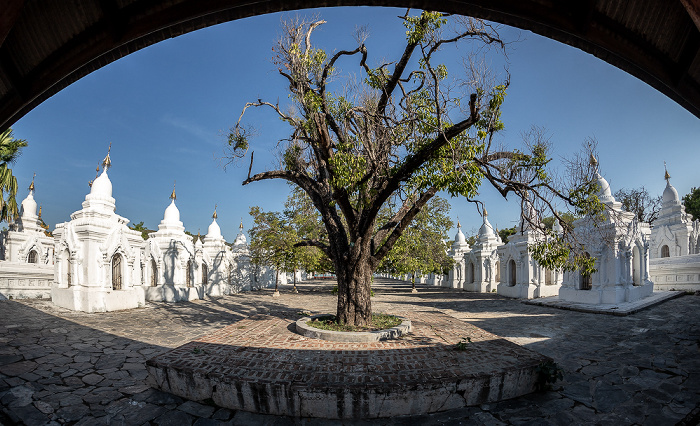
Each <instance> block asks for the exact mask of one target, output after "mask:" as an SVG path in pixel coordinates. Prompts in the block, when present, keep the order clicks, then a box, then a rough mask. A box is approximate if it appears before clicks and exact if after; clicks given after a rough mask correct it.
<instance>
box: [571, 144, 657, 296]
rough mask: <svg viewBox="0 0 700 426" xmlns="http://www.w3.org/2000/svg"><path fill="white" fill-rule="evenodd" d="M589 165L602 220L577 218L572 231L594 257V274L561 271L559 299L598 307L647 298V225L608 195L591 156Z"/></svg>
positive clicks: (651, 289) (649, 288)
mask: <svg viewBox="0 0 700 426" xmlns="http://www.w3.org/2000/svg"><path fill="white" fill-rule="evenodd" d="M591 165H592V166H593V167H595V173H596V178H597V183H598V186H599V192H598V194H597V195H598V198H599V199H600V201H601V202H602V203H603V204H605V206H606V210H605V212H604V214H605V220H604V221H603V222H602V223H597V224H596V223H594V222H593V221H592V220H591V219H590V218H582V219H579V220H577V221H575V222H574V231H573V232H574V233H575V235H576V237H577V238H578V240H579V241H580V242H582V243H583V244H584V247H585V249H586V253H587V255H588V256H590V257H593V258H595V268H596V270H597V272H594V273H593V274H592V275H586V274H583V273H582V272H580V271H571V272H565V273H564V279H563V283H562V286H561V288H560V289H559V299H561V300H566V301H570V302H576V303H585V304H594V305H601V304H619V303H623V302H633V301H636V300H640V299H643V298H645V297H648V296H650V295H651V294H652V292H653V283H652V282H651V280H650V277H649V236H650V229H649V225H648V224H646V223H641V222H638V221H637V219H636V218H635V215H634V213H630V212H625V211H622V209H621V207H622V203H620V202H618V201H616V200H615V198H614V197H613V196H612V194H611V190H610V185H609V184H608V182H607V181H606V180H605V179H604V178H603V177H602V176H601V174H600V172H599V171H598V161H597V160H596V158H595V157H593V156H592V155H591Z"/></svg>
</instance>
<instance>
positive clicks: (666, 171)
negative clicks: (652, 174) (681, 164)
mask: <svg viewBox="0 0 700 426" xmlns="http://www.w3.org/2000/svg"><path fill="white" fill-rule="evenodd" d="M664 172H665V173H664V179H666V182H668V180H669V179H671V175H669V174H668V169H667V168H666V162H665V161H664Z"/></svg>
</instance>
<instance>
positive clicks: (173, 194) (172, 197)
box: [170, 181, 177, 201]
mask: <svg viewBox="0 0 700 426" xmlns="http://www.w3.org/2000/svg"><path fill="white" fill-rule="evenodd" d="M175 183H176V181H173V192H172V193H171V194H170V199H171V200H173V201H174V200H176V199H177V196H175Z"/></svg>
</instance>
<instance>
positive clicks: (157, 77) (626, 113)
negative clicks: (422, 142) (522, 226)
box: [13, 7, 700, 241]
mask: <svg viewBox="0 0 700 426" xmlns="http://www.w3.org/2000/svg"><path fill="white" fill-rule="evenodd" d="M299 14H300V15H304V16H318V17H320V18H323V19H325V20H326V21H327V22H328V23H327V24H326V25H323V26H322V27H320V28H319V30H317V31H316V32H315V33H314V34H315V35H314V38H313V41H314V42H315V43H318V44H319V45H321V46H322V47H325V48H327V49H328V50H334V49H335V50H338V49H344V48H353V47H354V42H353V40H352V34H353V32H354V31H355V28H356V27H357V26H362V25H365V26H367V28H368V29H369V33H370V38H369V39H368V40H367V45H368V49H369V50H370V55H371V56H370V63H371V65H377V63H378V62H379V61H381V60H382V59H388V60H392V59H394V58H397V57H398V55H399V54H400V50H398V51H397V49H401V43H402V41H403V37H404V28H403V27H402V26H401V23H400V21H399V20H398V19H396V16H397V15H400V14H401V15H402V14H403V10H399V9H388V8H369V7H354V8H333V9H317V10H304V11H300V12H299ZM281 17H282V14H272V15H265V16H259V17H253V18H247V19H243V20H239V21H234V22H230V23H225V24H220V25H217V26H214V27H210V28H207V29H203V30H200V31H196V32H193V33H190V34H186V35H183V36H180V37H177V38H175V39H170V40H166V41H164V42H161V43H158V44H156V45H153V46H150V47H148V48H146V49H143V50H140V51H138V52H136V53H134V54H132V55H129V56H127V57H125V58H122V59H120V60H118V61H116V62H114V63H112V64H110V65H108V66H106V67H104V68H102V69H100V70H98V71H96V72H94V73H92V74H90V75H88V76H87V77H85V78H83V79H82V80H80V81H78V82H77V83H74V84H73V85H71V86H70V87H68V88H67V89H64V90H63V91H61V92H60V93H58V94H56V95H54V96H53V97H52V98H51V99H49V100H47V101H46V102H44V103H43V104H42V105H40V106H38V107H37V108H35V109H34V110H33V111H31V112H30V113H29V114H27V115H26V116H25V117H23V118H22V119H21V120H19V121H18V122H17V123H15V125H14V126H13V129H14V131H15V137H17V138H22V139H26V140H27V141H28V142H29V146H28V147H27V148H25V150H24V153H23V155H22V156H21V157H20V159H19V160H18V161H17V163H16V164H15V165H14V173H15V175H16V176H17V178H18V182H19V186H20V191H19V194H18V202H19V201H21V200H22V199H23V198H24V197H25V196H26V194H27V190H26V188H27V187H28V186H29V182H30V181H31V177H32V174H33V173H35V172H36V174H37V177H36V193H35V198H36V200H37V202H38V203H39V204H41V205H42V206H43V217H44V220H45V221H46V222H47V223H48V224H49V225H50V226H51V228H52V229H53V227H54V226H55V224H56V223H60V222H64V221H68V220H69V219H70V214H71V213H72V212H74V211H76V210H79V209H80V208H81V202H82V201H83V200H84V198H85V195H86V194H87V193H88V192H89V187H88V181H89V180H91V179H93V178H94V177H95V167H96V166H97V164H98V162H100V161H102V159H103V158H104V156H105V154H106V152H107V147H108V146H109V144H110V142H111V143H112V151H111V158H112V168H111V169H110V171H109V175H110V178H111V180H112V184H113V187H114V193H113V195H114V197H115V199H116V203H117V214H119V215H121V216H125V217H127V218H128V219H130V220H131V221H132V223H133V222H140V221H143V222H145V225H146V226H148V227H150V228H152V229H156V228H157V225H158V223H160V221H161V219H162V218H163V212H164V211H165V208H166V207H167V206H168V204H169V200H168V196H169V195H170V192H171V191H172V187H173V182H174V181H177V188H176V191H177V196H178V200H177V205H178V207H179V209H180V212H181V219H182V221H183V222H184V225H185V227H186V228H187V229H188V230H189V231H191V232H193V233H197V231H198V230H199V231H201V233H202V234H205V233H206V230H207V227H208V226H209V223H210V222H211V214H212V212H213V210H214V205H215V204H216V205H218V216H219V220H218V222H219V224H220V225H221V229H222V233H223V235H224V237H225V238H226V239H227V240H228V241H233V239H234V238H235V235H236V233H237V232H238V224H239V221H240V220H241V219H242V220H243V225H244V228H245V229H246V230H247V229H248V228H250V226H251V225H252V221H251V219H250V217H249V216H248V210H249V207H250V206H253V205H258V206H260V207H262V208H263V209H265V210H281V209H282V205H283V202H284V200H285V199H286V196H287V193H288V187H287V185H286V184H285V183H284V182H281V181H274V182H273V181H266V182H259V183H253V184H250V185H247V186H245V187H243V186H241V182H242V181H243V180H244V179H245V175H246V174H247V163H245V164H244V165H242V166H240V167H236V166H233V167H228V168H227V169H226V171H224V170H223V168H222V167H221V157H222V155H223V145H224V143H225V139H224V135H225V132H226V130H227V129H228V128H229V127H231V126H232V125H233V124H234V123H235V122H236V120H237V118H238V116H239V114H240V111H241V109H242V108H243V106H244V105H245V103H246V102H248V101H254V100H257V99H258V98H262V99H264V100H269V101H272V102H276V101H277V100H279V101H280V103H281V104H284V103H285V102H286V101H287V96H286V91H285V80H284V79H283V78H282V77H281V76H279V75H278V74H277V72H276V68H275V66H274V65H273V64H272V62H271V57H272V51H271V48H272V46H273V44H274V41H275V40H276V39H277V37H278V34H279V28H280V25H279V23H280V19H281ZM501 34H502V36H503V37H504V38H505V39H508V40H518V42H517V43H513V44H512V45H511V46H510V48H509V51H508V52H509V54H508V62H509V71H510V74H511V76H512V77H511V86H510V89H509V92H508V96H507V99H506V102H505V105H504V111H503V121H504V122H505V125H506V130H505V131H504V132H503V133H502V135H501V136H500V138H501V142H502V143H503V144H505V145H506V146H508V147H519V146H520V143H521V139H520V134H521V132H523V131H526V130H528V129H529V128H530V127H531V126H532V125H537V126H543V127H545V128H546V129H547V131H548V133H549V135H550V136H551V140H552V142H553V152H552V155H553V158H554V160H555V161H558V160H559V159H560V157H561V156H565V155H570V154H571V152H573V151H576V150H578V149H579V148H580V147H581V144H582V142H583V141H585V140H586V139H587V138H595V139H596V140H597V141H598V151H599V153H600V158H599V161H600V169H601V172H602V173H603V175H604V176H605V177H606V178H607V179H608V181H609V182H610V185H611V188H612V189H613V191H615V190H617V189H619V188H622V187H625V188H637V187H640V186H642V185H643V186H645V187H646V188H647V189H648V190H649V191H650V193H651V194H652V195H660V194H661V192H662V191H663V188H664V185H665V181H664V180H663V174H664V169H663V162H664V161H666V162H667V164H668V167H669V172H670V174H671V176H672V180H671V182H672V183H673V184H674V186H675V187H676V188H677V189H678V192H679V194H681V196H682V195H684V194H686V193H688V192H689V191H690V189H691V187H693V186H695V187H698V186H700V173H699V172H698V164H699V162H698V153H699V152H700V149H699V148H698V146H699V144H698V137H700V120H698V119H697V118H696V117H694V116H693V115H691V114H690V113H688V112H687V111H686V110H684V109H683V108H681V107H680V106H678V105H677V104H676V103H674V102H673V101H671V100H669V99H668V98H666V97H665V96H664V95H662V94H661V93H659V92H657V91H656V90H654V89H653V88H651V87H650V86H648V85H646V84H645V83H643V82H641V81H639V80H637V79H636V78H634V77H632V76H630V75H628V74H626V73H624V72H623V71H620V70H618V69H617V68H614V67H612V66H610V65H608V64H607V63H605V62H603V61H600V60H599V59H597V58H595V57H593V56H592V55H589V54H587V53H584V52H582V51H580V50H577V49H575V48H572V47H569V46H566V45H563V44H561V43H558V42H555V41H552V40H549V39H546V38H543V37H540V36H537V35H535V34H533V33H530V32H526V31H520V30H517V29H513V28H509V27H503V28H502V30H501ZM447 63H448V69H450V71H453V70H454V71H455V72H457V71H459V70H458V68H459V61H458V58H456V57H455V58H449V59H447ZM344 64H345V65H346V66H347V67H353V68H355V67H356V64H357V62H356V61H355V60H350V61H347V62H345V63H344ZM342 65H343V64H341V67H342ZM491 65H492V66H493V67H494V68H496V69H500V68H501V66H502V64H501V61H500V60H499V59H497V58H494V59H493V62H492V63H491ZM246 116H247V118H246V120H247V123H250V124H253V125H254V126H255V127H256V128H257V129H258V138H257V139H256V140H255V141H254V145H253V147H252V149H254V150H255V164H254V167H253V172H254V173H255V172H260V171H263V170H265V169H269V168H270V167H272V166H273V161H274V157H273V156H272V155H271V154H270V151H271V150H274V147H275V144H276V142H277V140H278V139H280V138H283V137H286V136H287V134H288V129H287V128H286V127H285V126H284V125H283V123H281V122H280V121H279V120H278V119H277V118H276V117H275V116H274V115H273V114H272V113H271V112H270V111H264V110H258V111H251V112H250V113H249V114H246ZM480 195H481V197H480V199H482V200H483V201H485V202H486V208H487V209H488V211H489V219H490V220H491V223H495V224H497V225H498V227H499V228H504V227H508V226H512V225H514V224H515V223H516V221H517V219H518V207H517V206H518V204H517V202H516V200H512V201H510V202H507V201H505V200H503V199H502V198H501V197H500V195H498V194H497V193H496V192H495V191H494V190H493V189H490V188H488V187H487V186H486V185H484V186H483V187H482V191H481V194H480ZM450 202H451V204H452V216H453V218H456V217H457V216H459V219H460V221H461V222H462V226H463V229H464V230H465V232H467V231H469V230H470V229H472V228H478V227H479V225H480V224H481V219H480V216H479V215H478V214H477V212H476V210H475V208H474V207H473V205H472V204H469V203H467V202H466V201H464V200H462V199H457V198H455V199H450ZM452 233H454V231H452Z"/></svg>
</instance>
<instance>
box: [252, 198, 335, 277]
mask: <svg viewBox="0 0 700 426" xmlns="http://www.w3.org/2000/svg"><path fill="white" fill-rule="evenodd" d="M250 215H251V216H252V218H253V228H252V229H251V230H250V244H249V249H250V253H251V262H252V263H253V264H254V265H257V266H273V267H274V268H275V274H276V276H275V290H278V279H279V272H280V271H283V272H290V273H292V276H293V280H294V289H295V290H296V272H297V271H299V270H305V271H307V272H326V271H328V270H329V266H330V265H329V262H328V259H327V256H326V255H325V253H323V252H322V251H320V250H319V249H318V248H317V247H314V246H313V245H300V244H299V243H300V242H302V241H310V240H315V239H317V238H319V237H320V236H321V235H320V233H321V232H322V229H323V228H322V227H321V226H320V225H319V220H318V217H317V216H318V213H317V212H316V210H315V209H313V207H312V206H311V205H310V202H309V200H308V197H306V194H304V193H303V192H301V191H298V190H295V191H293V192H292V194H291V195H290V196H289V197H288V199H287V202H286V203H285V209H284V211H283V212H282V213H280V212H265V211H263V210H261V209H260V208H259V207H257V206H255V207H251V209H250ZM302 236H303V237H302Z"/></svg>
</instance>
